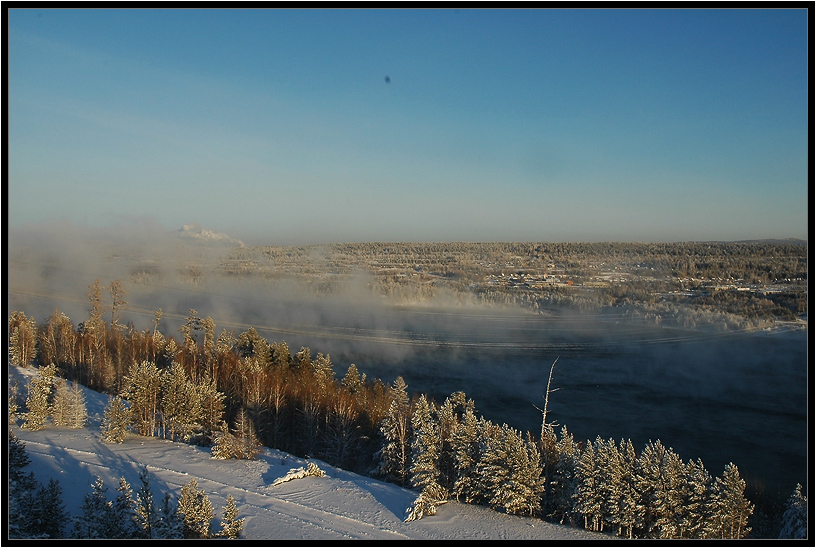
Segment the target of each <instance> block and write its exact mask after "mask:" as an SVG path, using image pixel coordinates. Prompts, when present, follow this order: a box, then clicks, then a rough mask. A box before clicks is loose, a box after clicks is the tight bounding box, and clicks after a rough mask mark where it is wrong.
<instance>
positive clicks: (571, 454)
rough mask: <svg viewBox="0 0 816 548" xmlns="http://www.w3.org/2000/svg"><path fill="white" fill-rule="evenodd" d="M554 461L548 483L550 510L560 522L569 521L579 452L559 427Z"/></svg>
mask: <svg viewBox="0 0 816 548" xmlns="http://www.w3.org/2000/svg"><path fill="white" fill-rule="evenodd" d="M555 452H556V456H557V458H556V461H555V464H554V465H553V467H552V473H551V477H549V478H548V479H549V485H550V497H551V501H550V512H551V514H550V515H551V516H552V517H554V518H556V519H557V520H558V521H559V522H560V523H561V524H564V523H565V522H571V520H572V515H573V511H572V509H573V504H574V498H575V495H576V493H577V490H578V478H577V474H576V468H577V466H578V459H579V458H580V455H581V452H580V449H579V447H578V445H577V444H576V443H575V439H574V438H573V436H572V433H570V432H569V431H568V430H567V427H566V426H563V427H561V436H560V438H558V440H557V441H556V444H555Z"/></svg>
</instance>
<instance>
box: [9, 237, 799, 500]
mask: <svg viewBox="0 0 816 548" xmlns="http://www.w3.org/2000/svg"><path fill="white" fill-rule="evenodd" d="M9 241H10V244H11V245H10V252H9V287H8V294H7V296H8V300H7V316H8V315H9V314H10V313H11V311H14V310H22V311H24V312H25V313H26V314H27V315H29V316H34V318H35V319H36V321H37V322H44V321H46V319H47V317H48V316H49V315H50V314H51V313H53V312H54V310H55V308H59V309H60V310H61V311H63V312H65V313H66V314H67V315H68V316H69V317H70V318H71V320H72V322H73V323H74V325H76V324H78V323H79V322H81V321H84V320H85V319H87V317H88V308H89V301H88V299H87V297H86V293H87V288H88V285H89V284H91V283H92V282H93V281H94V280H95V279H97V278H98V279H100V282H101V283H102V284H103V285H104V284H107V283H109V282H110V281H112V280H114V279H121V280H122V282H123V284H124V286H125V288H126V289H127V290H128V295H127V296H126V299H127V301H128V303H129V306H130V310H127V311H125V313H124V315H123V320H124V322H129V321H130V322H133V325H134V327H135V328H136V329H148V328H150V327H151V324H150V321H151V320H152V318H153V313H154V311H155V310H156V309H158V308H161V309H162V310H163V311H164V316H163V319H162V322H161V324H160V329H161V331H162V332H163V333H165V334H167V335H170V336H174V337H176V338H179V337H180V334H179V333H178V328H179V327H180V325H181V324H182V322H183V321H184V318H185V317H186V316H187V314H188V312H189V310H190V309H195V310H196V311H197V312H198V315H199V316H200V317H205V316H210V317H212V318H213V319H214V320H215V323H216V335H218V334H219V333H221V331H222V330H223V329H226V330H234V331H235V334H236V335H238V334H240V333H242V332H243V331H245V330H247V329H249V328H250V327H255V328H256V329H257V330H258V332H259V333H260V334H261V336H263V337H265V338H267V339H268V340H269V341H270V342H273V341H274V342H281V341H286V343H287V344H288V346H289V348H290V350H291V351H292V353H295V352H297V351H298V349H299V348H300V347H301V346H306V347H309V348H310V349H311V352H312V356H315V355H316V354H317V353H323V354H329V355H330V356H331V361H332V363H333V364H334V369H335V372H336V376H337V377H338V378H342V377H343V375H344V374H345V372H346V370H347V368H348V366H349V365H350V364H352V363H354V364H356V365H357V367H358V369H359V370H360V372H361V373H365V374H366V375H367V376H368V378H370V379H371V378H381V379H382V380H383V381H385V382H389V383H390V382H392V381H393V380H394V379H395V378H396V376H397V375H401V376H402V377H403V378H404V379H405V380H406V382H407V383H408V389H409V392H424V393H427V394H429V395H431V396H433V397H434V398H436V400H437V401H438V402H441V401H442V400H443V399H444V398H445V397H447V396H448V395H450V394H451V393H452V392H455V391H460V390H461V391H464V392H465V393H466V394H467V395H468V396H469V397H471V398H473V399H474V400H475V402H476V408H477V411H479V412H480V413H481V414H483V415H485V416H486V417H487V418H489V419H491V420H493V421H494V422H499V423H501V422H506V423H508V424H509V425H511V426H514V427H516V428H518V429H520V430H522V431H526V430H530V431H532V432H534V433H536V434H538V433H539V431H540V427H541V413H540V411H539V410H538V409H536V407H535V406H538V407H542V406H543V404H544V399H543V395H544V392H545V390H546V387H547V376H548V374H549V370H550V365H551V364H552V363H553V361H554V360H555V359H556V358H557V359H558V362H557V364H556V366H555V372H554V376H553V387H554V388H558V391H556V392H553V393H552V394H551V396H550V401H549V411H548V418H549V419H550V421H556V422H557V423H558V424H559V425H565V426H566V427H567V428H568V429H569V431H570V432H572V433H573V434H574V435H575V437H576V439H577V440H587V439H590V440H594V439H595V437H596V436H601V437H602V438H604V439H609V438H612V439H614V440H616V441H618V440H620V439H621V438H630V439H631V440H632V441H633V443H634V444H635V448H636V449H637V450H638V451H640V450H641V449H642V448H643V447H644V446H645V444H646V443H647V442H648V441H649V440H657V439H660V440H661V441H662V442H663V444H664V445H666V446H667V447H672V448H673V449H674V450H675V451H676V452H677V453H678V454H679V455H680V457H681V458H682V459H683V460H686V461H688V460H692V459H695V460H696V459H697V458H700V459H702V460H703V463H704V464H705V466H706V468H707V469H708V471H709V472H710V473H711V474H712V475H714V476H719V475H721V474H722V471H723V469H724V467H725V465H726V464H727V463H728V462H734V463H735V464H736V465H737V466H738V467H739V470H740V474H741V475H742V477H743V478H744V479H745V480H746V482H747V483H748V486H749V489H762V490H764V491H765V492H766V493H768V494H770V495H777V494H779V496H781V497H787V496H788V495H789V494H790V493H791V491H792V490H793V488H794V486H795V485H796V483H801V484H803V485H805V484H806V482H807V469H808V458H807V457H808V454H807V449H808V441H809V439H808V434H809V432H808V428H807V419H808V408H807V405H808V380H809V379H808V353H807V333H806V332H805V331H799V332H789V333H765V332H760V333H745V332H740V333H721V332H720V333H713V332H711V333H707V332H704V331H700V330H697V331H686V330H677V329H666V328H662V327H657V326H653V325H646V324H643V323H639V322H636V321H633V320H630V319H627V318H626V317H624V316H623V315H622V314H616V313H614V312H611V313H605V314H596V315H578V314H574V313H571V312H569V311H567V310H554V311H551V312H552V313H551V314H550V315H535V314H532V313H530V312H527V311H524V310H521V309H515V308H483V307H476V306H463V305H453V304H448V303H446V302H445V300H444V298H440V299H436V300H435V301H433V302H432V303H430V304H427V305H412V306H396V305H395V304H394V303H392V302H389V301H388V300H386V299H384V298H380V297H379V296H377V295H374V294H373V293H372V292H371V290H370V288H369V287H368V284H369V282H370V281H371V280H370V278H369V277H368V275H367V274H365V273H364V272H359V273H355V274H354V275H353V276H351V277H348V278H346V279H344V280H343V281H342V283H341V284H340V285H339V287H338V288H337V289H336V290H334V291H333V292H332V293H330V294H323V295H315V294H314V292H313V291H311V290H309V289H307V288H305V287H304V286H303V284H301V283H298V281H297V280H296V279H285V280H267V279H263V278H260V277H241V276H237V277H235V276H233V277H229V276H219V275H215V274H214V273H213V272H214V269H215V268H216V266H217V265H218V261H219V260H220V259H222V258H223V257H225V256H227V254H228V253H229V249H227V248H224V247H209V246H206V245H189V244H187V243H183V242H180V241H179V240H178V238H177V236H176V235H174V234H172V233H169V232H168V231H166V230H162V229H161V228H160V227H147V228H141V229H138V230H135V231H134V230H132V227H130V228H128V227H124V228H123V229H122V231H121V234H120V233H119V232H116V231H114V232H113V233H111V232H106V233H99V232H97V231H92V230H87V229H81V228H77V227H71V226H67V227H66V226H62V225H49V226H46V227H37V229H36V230H34V229H31V230H27V231H22V232H19V231H18V232H13V233H12V234H11V235H10V240H9ZM319 259H320V258H319V257H316V258H315V260H319ZM191 267H193V268H192V271H198V272H201V273H203V275H202V276H201V277H200V279H195V280H194V279H192V278H191V277H190V272H191ZM558 429H559V430H560V426H559V427H558Z"/></svg>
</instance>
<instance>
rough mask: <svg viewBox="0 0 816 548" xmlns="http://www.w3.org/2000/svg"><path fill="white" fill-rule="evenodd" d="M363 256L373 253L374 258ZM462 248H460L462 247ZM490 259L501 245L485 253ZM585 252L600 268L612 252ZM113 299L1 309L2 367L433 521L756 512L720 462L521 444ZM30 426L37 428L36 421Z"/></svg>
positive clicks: (664, 521) (732, 522)
mask: <svg viewBox="0 0 816 548" xmlns="http://www.w3.org/2000/svg"><path fill="white" fill-rule="evenodd" d="M513 245H518V244H513ZM531 245H534V244H531ZM451 248H452V249H456V246H451ZM693 248H694V249H698V247H696V245H695V246H693ZM364 249H371V253H373V254H374V256H376V253H377V251H376V250H377V249H380V247H379V246H371V247H370V248H364ZM463 249H465V250H468V249H472V247H471V246H469V244H463ZM496 249H503V248H502V246H501V245H500V244H496ZM546 249H548V248H541V249H537V248H533V247H530V248H523V249H519V248H516V247H510V248H508V250H507V252H512V253H529V252H532V251H533V250H535V251H536V254H537V256H539V257H540V258H541V259H540V260H542V261H545V262H548V261H552V260H553V258H552V257H551V255H549V252H548V251H546ZM554 249H562V247H560V246H558V245H557V244H556V245H555V248H554ZM563 249H567V250H573V252H574V253H575V261H576V264H573V263H571V262H570V261H569V260H567V258H566V257H567V256H570V255H571V254H570V253H562V254H560V255H559V264H564V266H565V268H569V269H571V271H572V270H577V269H578V266H577V263H578V262H580V264H582V265H584V268H589V266H588V265H587V256H591V253H589V252H586V253H584V252H579V251H580V250H581V249H582V247H581V246H580V245H567V244H565V245H564V247H563ZM588 249H593V246H591V245H590V246H588ZM598 249H599V253H600V252H601V251H602V252H603V253H602V255H603V256H604V257H607V258H608V257H609V254H610V253H611V252H613V251H615V250H617V249H618V247H617V246H616V245H615V244H609V245H606V246H604V247H600V248H598ZM627 249H630V247H626V246H622V247H621V248H620V254H621V255H622V256H626V257H629V254H630V253H631V251H626V250H627ZM647 249H653V248H652V247H651V246H645V247H644V252H643V253H644V254H645V250H647ZM656 249H663V248H661V247H660V246H657V247H656ZM704 249H706V247H705V246H704V245H701V246H700V247H699V250H700V252H701V254H702V255H701V257H700V258H699V261H700V263H699V264H707V263H706V262H705V259H704V257H705V254H704V253H703V250H704ZM735 249H737V250H738V249H741V248H740V247H739V246H737V247H736V248H735ZM774 249H776V248H774ZM786 249H787V248H786ZM789 251H790V255H791V256H790V257H789V258H788V260H787V264H788V266H789V268H788V267H785V269H783V270H780V271H779V272H780V274H779V275H783V274H781V273H782V272H784V275H785V276H788V275H794V274H796V273H799V274H802V275H804V276H806V272H801V271H800V270H798V269H799V268H801V267H800V265H799V253H798V248H797V246H793V247H791V248H790V249H789ZM463 253H465V252H464V251H463ZM467 253H470V251H467ZM587 253H589V255H588V254H587ZM579 256H580V257H583V258H582V259H579V258H578V257H579ZM599 256H600V255H599ZM753 256H755V257H759V258H755V259H754V260H753V262H752V261H748V260H747V259H744V258H738V259H735V262H737V263H739V264H743V268H744V271H743V275H749V274H748V273H749V272H753V273H755V274H754V275H757V276H758V275H759V273H760V272H765V278H763V279H766V280H768V279H770V278H768V276H773V277H774V279H775V277H776V276H777V271H772V272H770V273H769V271H768V270H766V269H765V267H764V266H762V265H763V264H765V263H764V262H763V261H762V260H761V253H757V252H756V250H755V251H754V253H753ZM740 257H741V256H740ZM469 260H470V259H469ZM676 260H677V265H678V268H679V267H680V266H682V265H685V266H684V268H690V267H691V266H692V265H691V263H690V261H689V259H688V258H687V257H685V258H682V259H681V258H680V257H677V259H676ZM621 261H622V259H621ZM633 261H635V263H634V264H644V263H643V261H644V258H643V257H640V256H637V257H629V258H628V259H627V261H626V263H627V264H629V263H630V262H633ZM776 261H778V257H777V258H776V259H774V261H770V259H769V262H776ZM460 262H461V261H459V262H457V261H453V262H452V263H451V265H452V266H453V265H458V264H460ZM782 262H785V261H782ZM619 264H621V263H619ZM647 264H648V263H647ZM652 264H656V263H652ZM694 265H695V268H699V267H698V266H697V265H698V263H697V262H695V263H694ZM434 268H436V267H434ZM513 268H516V269H517V268H518V267H517V266H516V265H514V267H513ZM642 268H649V269H651V268H652V266H644V267H642ZM707 268H711V269H715V268H716V267H715V266H709V267H707ZM712 271H713V270H712ZM730 271H731V272H733V269H732V270H730ZM455 272H458V271H455ZM707 272H708V270H707ZM695 274H696V273H695ZM458 276H459V274H455V275H454V276H452V278H453V279H457V277H458ZM749 276H750V275H749ZM126 294H127V292H126V290H125V288H124V287H123V285H122V284H121V283H120V282H119V281H118V280H115V281H113V282H110V283H109V284H108V285H106V286H105V285H102V284H101V283H100V282H99V280H97V281H95V282H94V283H93V284H91V285H90V286H89V288H88V298H89V301H90V314H89V317H88V318H86V319H84V321H82V322H81V323H79V324H77V325H74V324H73V323H72V321H71V320H70V318H68V317H67V316H66V315H65V314H63V313H61V312H59V311H58V310H57V311H55V312H54V313H53V314H52V315H51V316H50V317H49V318H48V319H47V321H45V322H44V323H42V324H37V323H36V322H35V320H34V318H33V317H26V315H25V313H24V312H20V311H16V312H13V313H12V314H11V316H10V318H9V331H8V336H9V358H10V362H11V363H12V364H16V365H20V366H23V367H30V366H32V365H36V366H40V369H41V370H42V371H45V370H50V369H51V368H50V367H45V366H50V365H54V366H55V371H56V374H57V375H58V376H59V377H63V378H66V379H70V380H74V381H76V382H78V383H80V384H82V385H85V386H87V387H89V388H91V389H94V390H97V391H99V392H102V393H106V394H109V395H110V396H111V404H110V405H109V409H108V410H106V415H108V414H109V413H113V412H114V410H115V409H116V405H114V402H116V401H121V400H124V402H126V407H127V413H128V415H127V417H128V420H127V424H126V427H127V429H128V430H130V431H132V432H133V433H136V434H138V435H143V436H161V437H164V438H167V439H172V440H176V441H185V442H188V443H196V444H200V445H204V446H208V445H209V446H213V448H214V451H215V450H216V448H219V447H220V448H221V449H222V450H223V448H224V447H225V446H227V447H232V448H236V447H237V448H239V450H235V451H231V450H228V451H227V452H226V456H231V457H233V458H251V457H252V455H253V452H252V451H248V452H242V451H241V450H240V448H241V447H247V444H249V446H254V445H255V443H256V442H257V443H260V444H263V445H265V446H268V447H272V448H277V449H281V450H283V451H286V452H289V453H292V454H295V455H298V456H302V457H307V458H319V459H322V460H324V461H326V462H328V463H330V464H332V465H334V466H338V467H340V468H344V469H347V470H351V471H355V472H358V473H361V474H365V475H371V476H374V477H378V478H382V479H386V480H388V481H392V482H395V483H398V484H400V485H403V486H409V487H412V488H414V489H416V490H417V491H418V492H419V496H418V498H417V501H416V502H415V504H414V506H413V507H412V509H411V514H410V516H409V519H417V518H420V517H422V516H423V515H427V514H432V513H434V511H435V508H436V506H437V505H438V504H441V503H442V502H444V501H445V500H449V499H452V498H455V499H457V500H461V501H463V502H468V503H475V504H484V505H486V506H489V507H491V508H494V509H496V510H497V511H504V512H508V513H514V514H524V515H531V516H539V517H541V518H543V519H549V520H556V521H558V522H560V523H570V524H572V525H574V526H581V527H585V528H587V529H590V530H593V531H607V532H611V533H613V534H615V535H619V536H623V537H628V538H635V537H637V538H742V537H746V536H748V535H750V532H751V530H752V526H751V525H749V520H750V519H751V516H752V515H754V510H755V507H754V505H753V504H751V503H750V502H749V501H748V500H747V499H746V498H745V496H744V490H745V482H744V481H743V480H742V479H741V478H740V477H739V471H738V469H737V467H736V466H735V465H733V464H730V465H728V466H727V467H726V469H725V470H724V471H723V475H722V476H720V477H713V476H711V475H710V474H709V473H708V471H706V470H705V468H704V467H703V466H702V463H701V462H700V461H699V460H698V461H683V460H682V459H681V458H680V457H679V456H678V455H676V454H675V453H674V452H673V451H672V450H671V449H670V448H666V447H664V446H663V445H662V444H661V443H660V441H659V440H658V441H655V442H651V443H649V444H648V445H647V446H646V447H645V448H643V449H642V450H641V451H640V452H639V453H638V452H637V451H636V450H635V448H634V447H633V446H632V443H631V441H626V440H620V441H619V442H615V441H614V440H611V439H610V440H603V439H600V438H598V439H596V440H594V441H591V440H587V441H580V440H574V439H573V437H572V435H571V433H570V432H569V431H568V430H567V429H566V427H563V428H561V429H560V431H558V432H556V431H555V429H554V428H553V427H552V425H549V424H546V423H543V424H542V428H541V431H540V432H536V433H531V432H527V433H522V432H519V431H517V430H515V429H514V428H511V427H509V426H507V425H498V424H494V423H492V422H491V421H489V420H486V419H485V418H484V417H481V416H479V414H478V412H477V410H476V402H474V401H473V400H471V399H468V398H467V396H466V395H465V394H463V393H461V392H456V393H454V394H451V395H450V397H448V398H447V399H446V400H445V401H443V402H435V401H433V400H431V399H429V398H428V397H426V396H425V395H424V394H416V393H414V394H410V393H409V392H408V387H407V386H406V384H405V382H404V381H403V380H402V378H401V377H398V378H397V379H396V380H395V381H394V382H393V383H392V384H387V383H384V382H382V381H381V380H380V379H371V378H368V377H367V376H366V374H365V373H364V372H361V371H359V370H358V369H357V367H356V365H354V364H351V365H350V366H349V367H348V368H347V370H346V371H345V373H343V374H342V377H340V376H338V372H336V371H335V366H334V364H332V362H331V359H330V356H329V355H323V354H320V353H318V354H317V355H316V356H313V355H312V352H311V350H310V349H309V348H307V347H302V348H300V349H298V350H297V351H295V352H292V350H290V349H289V347H288V346H287V345H286V343H285V342H283V341H281V342H269V341H267V340H266V339H264V338H263V337H261V336H259V335H258V333H257V331H256V330H255V329H254V328H249V329H248V330H246V331H244V332H242V333H238V334H236V333H235V332H234V331H227V330H222V331H221V332H220V334H217V333H216V325H215V322H214V321H213V319H212V318H210V317H209V316H206V317H203V318H202V317H200V316H199V315H198V312H197V311H195V310H190V312H189V316H188V317H187V318H186V321H185V322H184V323H183V325H182V326H181V328H180V329H179V332H180V337H179V338H178V339H177V338H176V337H174V336H171V335H169V334H164V333H162V332H161V331H160V330H159V325H160V322H161V317H162V311H161V309H158V310H156V312H155V317H154V321H153V328H152V329H147V330H137V329H135V328H134V327H133V325H132V324H128V325H125V324H123V323H122V322H121V317H122V312H123V310H125V309H126V307H127V301H126V300H125V299H126ZM105 317H107V319H105ZM199 341H200V342H199ZM40 384H42V383H40ZM54 385H56V383H54ZM23 388H26V387H13V390H12V391H11V393H10V400H9V421H10V424H11V423H12V422H16V420H17V419H18V418H20V417H22V418H23V419H25V418H26V417H28V416H29V415H31V413H32V410H31V409H28V408H27V402H28V401H29V400H28V394H27V392H28V391H27V390H24V389H23ZM48 398H53V394H52V393H51V394H48ZM120 398H121V400H119V399H120ZM119 411H120V412H121V411H122V409H121V408H120V409H119ZM41 418H42V417H40V419H41ZM106 420H108V421H110V420H111V419H110V417H106ZM31 424H32V425H34V426H32V427H33V428H37V427H42V422H41V421H40V422H32V423H31ZM37 424H39V426H37ZM23 428H26V423H25V422H24V423H23ZM222 454H224V453H223V451H222ZM792 487H793V486H792ZM761 517H762V519H761V520H760V521H759V522H758V523H759V524H760V526H759V529H760V531H758V532H759V533H760V534H761V535H767V534H768V533H769V531H770V530H774V529H775V530H776V531H777V532H778V529H779V527H780V524H779V523H778V520H779V516H775V517H773V518H771V517H769V516H767V515H764V514H763V515H762V516H761ZM769 521H773V522H774V523H773V524H772V525H769Z"/></svg>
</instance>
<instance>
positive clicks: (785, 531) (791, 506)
mask: <svg viewBox="0 0 816 548" xmlns="http://www.w3.org/2000/svg"><path fill="white" fill-rule="evenodd" d="M807 533H808V512H807V497H806V496H805V495H803V494H802V486H801V485H800V484H798V483H797V484H796V488H794V490H793V493H792V494H791V496H790V498H789V499H788V501H787V502H786V503H785V512H784V513H783V514H782V528H781V529H780V531H779V538H793V539H806V538H808V535H807Z"/></svg>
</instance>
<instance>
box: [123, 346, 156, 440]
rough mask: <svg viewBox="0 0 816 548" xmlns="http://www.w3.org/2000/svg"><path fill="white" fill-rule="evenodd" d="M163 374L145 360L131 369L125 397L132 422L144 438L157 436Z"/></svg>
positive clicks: (127, 378) (154, 365)
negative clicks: (128, 404)
mask: <svg viewBox="0 0 816 548" xmlns="http://www.w3.org/2000/svg"><path fill="white" fill-rule="evenodd" d="M161 388H162V372H161V371H160V370H159V368H158V367H156V364H155V363H153V362H149V361H147V360H143V361H141V362H138V363H135V364H133V365H132V366H131V367H130V372H129V373H128V375H127V377H125V390H124V394H123V396H124V397H125V398H126V399H127V400H128V402H129V403H130V409H131V415H132V416H131V420H132V421H133V423H134V425H135V426H136V428H137V431H138V432H139V434H140V435H142V436H155V435H156V418H157V416H158V413H159V409H160V405H161Z"/></svg>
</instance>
